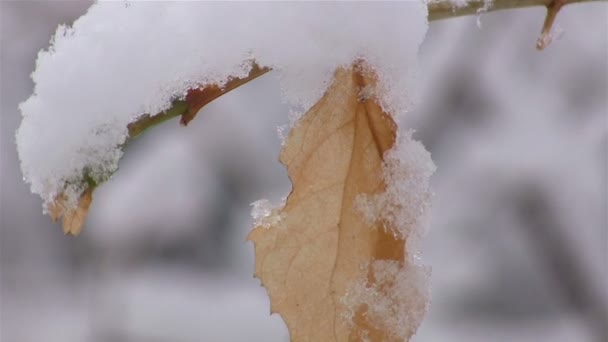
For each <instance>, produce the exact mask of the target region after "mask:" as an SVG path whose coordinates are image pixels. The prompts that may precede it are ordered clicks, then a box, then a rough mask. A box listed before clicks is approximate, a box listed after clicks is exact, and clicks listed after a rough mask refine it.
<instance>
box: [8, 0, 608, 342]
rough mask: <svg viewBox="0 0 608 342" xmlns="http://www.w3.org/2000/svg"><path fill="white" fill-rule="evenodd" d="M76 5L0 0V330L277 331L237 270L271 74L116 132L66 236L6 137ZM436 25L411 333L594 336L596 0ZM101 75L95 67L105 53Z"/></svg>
mask: <svg viewBox="0 0 608 342" xmlns="http://www.w3.org/2000/svg"><path fill="white" fill-rule="evenodd" d="M89 5H90V3H89V2H79V1H57V2H46V1H23V2H21V1H2V2H0V25H1V26H0V39H1V44H0V49H1V50H0V52H1V57H0V90H1V99H0V100H1V101H0V104H1V114H0V153H1V155H0V163H1V169H0V285H1V287H0V341H2V342H5V341H6V342H11V341H23V342H28V341H35V342H38V341H92V342H106V341H116V342H119V341H125V342H127V341H128V342H153V341H154V342H156V341H159V342H160V341H173V342H189V341H288V335H287V331H286V329H285V328H284V326H283V323H282V322H281V320H280V318H279V317H276V316H273V317H269V316H268V311H269V307H268V299H267V297H266V293H265V290H264V289H263V288H262V287H260V286H259V282H258V280H255V279H253V278H252V275H251V274H252V268H253V253H252V246H251V244H249V243H245V242H244V240H245V236H246V234H247V233H248V231H249V230H250V229H251V221H252V220H251V218H250V216H249V211H250V207H249V203H251V202H253V201H255V200H257V199H259V198H269V199H271V200H276V199H278V198H279V197H280V196H282V195H283V194H285V193H287V191H288V189H289V182H288V180H287V177H286V173H285V171H284V168H283V167H282V166H281V165H280V164H279V163H278V162H277V160H276V159H277V158H276V156H277V154H278V151H279V148H280V139H279V138H278V137H277V126H279V125H282V124H286V123H287V122H288V120H289V119H288V115H287V114H288V108H287V106H285V105H283V104H282V102H281V98H280V89H279V85H278V82H277V80H276V78H275V77H273V75H272V73H271V74H269V75H266V76H263V77H262V78H260V79H258V80H256V81H254V82H251V83H249V84H247V85H246V86H244V87H242V88H239V89H238V90H236V91H234V92H232V93H230V94H228V95H226V96H225V97H222V98H220V99H219V100H216V101H215V102H213V103H212V104H211V105H209V106H207V107H205V109H203V111H202V112H201V114H200V115H199V117H198V118H197V119H196V120H195V121H193V122H192V123H191V124H190V125H189V127H188V128H182V127H180V126H179V125H178V124H177V122H176V121H177V120H175V122H169V123H166V124H164V125H161V126H160V127H157V128H155V129H153V130H151V131H150V132H148V133H146V134H145V135H144V136H143V137H141V138H140V139H138V140H137V141H136V142H135V143H134V144H133V145H131V146H130V147H129V149H130V150H132V151H131V152H129V153H127V154H126V155H125V158H124V159H123V160H122V161H121V171H120V172H119V173H117V174H116V176H115V177H114V179H112V181H110V182H108V183H107V184H104V185H103V186H102V187H101V188H100V189H99V190H98V191H97V192H96V201H95V204H94V205H93V206H92V211H91V213H90V216H89V219H88V221H87V224H86V226H85V231H84V233H83V234H82V235H81V236H80V237H78V238H76V239H74V238H69V237H65V236H63V235H62V234H61V228H60V227H59V225H55V224H51V223H50V220H49V218H48V217H47V216H43V215H42V212H41V210H40V199H39V197H37V196H34V195H31V194H30V193H29V189H28V186H27V185H26V184H25V183H24V182H23V181H22V179H21V178H22V175H21V171H20V170H19V161H18V158H17V154H16V149H15V145H14V132H15V129H16V128H17V126H18V125H19V122H20V120H21V117H20V113H19V111H18V110H17V105H18V103H19V102H21V101H23V100H24V99H26V98H27V97H28V96H29V95H30V94H31V92H32V82H31V80H30V79H29V77H28V76H29V74H30V73H31V71H32V70H33V69H34V63H35V58H36V53H37V52H38V50H40V49H41V48H46V47H47V46H48V42H49V39H50V37H51V35H52V34H53V33H54V31H55V28H56V27H57V25H58V24H60V23H71V22H72V21H73V20H74V19H76V18H77V17H79V16H80V15H82V14H83V13H84V11H86V9H87V7H88V6H89ZM543 16H544V10H543V9H542V8H532V9H523V10H513V11H503V12H498V13H492V14H486V15H483V16H482V17H481V23H482V28H481V29H479V28H478V27H477V25H476V18H475V17H466V18H460V19H448V20H442V21H438V22H433V23H432V24H431V25H430V30H429V33H428V35H427V38H426V41H425V43H424V44H423V47H422V54H421V61H422V72H421V80H420V81H421V83H422V85H423V89H422V94H423V96H422V100H421V101H420V103H419V106H418V107H417V109H416V110H415V111H414V112H413V113H411V114H410V116H409V122H407V123H406V124H407V125H408V126H409V127H412V128H415V129H416V130H417V133H416V134H415V137H416V138H417V139H419V140H421V141H422V142H423V143H424V145H425V146H426V148H427V149H428V150H429V151H430V152H431V153H432V156H433V159H434V161H435V164H436V165H437V167H438V171H437V173H436V174H435V175H434V176H433V178H432V183H433V190H434V192H435V198H434V201H433V202H434V203H433V215H432V217H433V219H432V224H431V230H430V232H429V234H428V236H427V237H426V240H425V241H424V255H425V261H426V262H427V263H428V264H430V265H432V268H433V278H432V303H431V307H430V312H429V314H428V315H427V317H426V319H425V321H424V322H423V324H422V326H421V328H420V330H419V332H418V334H417V336H416V337H415V338H414V340H415V341H419V342H422V341H488V340H492V341H552V342H557V341H564V342H566V341H573V342H574V341H601V340H603V338H606V337H607V336H608V332H607V329H608V328H607V326H606V319H607V318H608V316H607V307H608V294H607V291H606V289H607V288H608V280H607V276H608V272H607V266H608V265H607V262H606V258H607V254H606V252H607V240H606V238H607V231H608V229H607V226H608V222H607V220H608V216H607V212H606V211H607V209H606V208H607V207H608V203H607V200H608V195H607V189H608V183H607V171H608V170H607V165H608V160H607V158H608V157H607V156H608V148H607V146H608V123H607V118H608V102H607V94H608V26H607V25H608V6H607V5H606V3H590V4H583V5H573V6H568V7H567V8H565V9H564V10H563V11H562V13H560V15H559V17H558V20H557V25H558V28H561V29H562V30H564V31H565V32H564V34H563V35H562V37H561V39H559V40H558V41H556V42H554V43H553V44H552V45H551V46H549V47H548V48H547V50H546V51H543V52H538V51H536V50H535V49H534V44H535V39H536V35H537V34H538V32H539V30H540V26H541V24H542V20H543ZM100 72H103V71H102V70H100Z"/></svg>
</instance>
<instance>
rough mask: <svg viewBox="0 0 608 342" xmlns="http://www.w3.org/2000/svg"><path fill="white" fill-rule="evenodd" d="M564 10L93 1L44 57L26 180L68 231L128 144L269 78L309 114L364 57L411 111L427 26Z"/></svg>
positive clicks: (393, 103)
mask: <svg viewBox="0 0 608 342" xmlns="http://www.w3.org/2000/svg"><path fill="white" fill-rule="evenodd" d="M555 1H558V2H560V5H559V6H554V11H553V12H554V14H556V13H557V11H558V10H559V8H561V7H562V6H563V5H565V4H569V3H574V2H583V1H591V0H552V1H548V0H536V1H533V0H494V1H491V2H488V0H484V1H480V0H468V1H466V0H450V1H445V0H442V1H436V0H431V1H428V0H427V1H422V0H421V1H404V2H395V3H316V4H313V3H289V4H287V3H247V4H238V5H237V4H234V3H209V2H181V3H171V2H168V3H140V2H120V3H113V2H99V3H96V4H94V5H93V6H92V7H91V8H90V9H89V11H88V13H87V14H86V15H84V16H82V17H81V18H80V19H78V20H77V21H76V22H75V23H74V25H73V26H72V27H68V26H61V27H59V28H58V30H57V32H56V34H55V36H54V38H53V40H52V42H51V43H52V44H51V47H50V48H49V49H48V50H46V51H42V52H40V53H39V56H38V60H37V65H36V71H35V72H34V73H33V74H32V78H33V80H34V82H35V89H34V93H33V94H32V96H31V97H30V98H29V99H28V100H27V101H25V102H24V103H22V104H21V105H20V109H21V112H22V114H23V121H22V123H21V126H20V128H19V130H18V132H17V147H18V152H19V156H20V159H21V167H22V170H23V174H24V179H25V180H26V181H27V182H28V183H30V184H31V189H32V192H34V193H36V194H39V195H40V196H41V197H42V199H43V201H44V207H45V211H47V212H50V213H51V215H52V216H53V217H54V218H56V219H58V218H60V217H62V216H63V217H64V230H65V231H67V232H71V231H72V229H70V228H69V227H68V229H66V227H65V218H66V217H68V218H69V217H77V218H83V217H84V216H83V215H80V214H78V211H77V210H78V208H83V207H85V208H88V203H90V198H89V197H90V193H91V192H92V189H94V188H95V187H96V186H98V185H99V184H101V183H103V182H104V181H106V180H107V179H108V178H109V177H111V175H112V174H113V173H114V172H115V171H116V170H117V168H118V162H119V160H120V158H121V156H122V147H123V146H124V144H126V143H128V141H129V140H130V139H132V138H134V137H136V136H138V135H139V134H141V133H142V132H143V131H145V130H146V129H147V128H149V127H152V126H154V125H156V124H159V123H161V122H164V121H166V120H169V119H171V118H173V117H176V116H181V117H182V123H183V124H187V123H188V121H190V120H191V119H192V118H193V117H194V115H196V112H197V111H198V110H199V109H200V108H201V107H202V106H204V105H205V104H206V103H208V102H210V101H212V100H213V99H215V98H217V97H219V96H221V95H222V94H224V93H226V92H228V91H230V90H231V89H234V88H236V87H238V86H240V85H242V84H244V83H246V82H248V81H250V80H252V79H254V78H256V77H259V76H261V75H262V74H264V73H265V72H267V71H268V70H270V69H273V70H275V72H277V73H278V75H279V77H280V78H281V80H282V86H283V92H284V95H285V99H286V101H288V102H290V103H291V104H293V105H294V106H295V107H297V108H298V109H299V110H305V109H308V108H309V107H310V106H311V105H312V104H313V103H315V101H316V100H318V99H319V98H320V97H321V96H322V94H323V93H324V91H325V90H326V89H327V87H328V85H329V83H330V80H331V78H332V74H333V72H334V71H335V70H336V69H337V68H339V67H341V66H346V65H350V64H352V63H353V61H355V60H357V59H364V60H366V62H367V63H368V64H369V65H370V66H371V67H373V68H374V69H375V70H376V72H377V74H378V78H379V81H380V84H381V85H382V87H383V88H384V90H385V91H384V94H385V95H384V97H383V98H382V99H381V100H382V101H383V105H385V106H387V107H390V108H388V109H390V111H391V112H394V113H403V112H405V111H406V110H407V109H408V108H409V107H410V105H411V103H412V101H413V99H412V97H411V96H408V95H404V94H413V93H414V91H413V90H414V80H415V73H416V56H417V52H418V46H419V45H420V44H421V42H422V40H423V38H424V35H425V32H426V29H427V20H437V19H441V18H447V17H453V16H459V15H465V14H473V13H476V12H477V10H478V9H480V8H486V9H487V10H488V11H490V10H495V9H504V8H514V7H523V6H532V5H544V6H551V4H553V3H554V2H555ZM488 4H490V5H488ZM553 17H554V16H553ZM108 18H111V20H108ZM360 18H366V20H360ZM551 23H552V19H551V20H550V21H549V24H548V26H550V24H551ZM545 26H547V25H545ZM251 61H255V63H257V64H255V63H252V62H251ZM152 113H158V114H152ZM83 195H86V196H84V197H83ZM83 198H85V199H86V200H87V201H86V202H87V203H86V204H87V205H86V206H83V205H82V199H83ZM74 210H76V212H75V211H74ZM85 214H86V213H85ZM70 221H72V220H70ZM77 223H78V220H77ZM79 223H80V224H81V222H79ZM78 230H79V228H78V229H76V231H78Z"/></svg>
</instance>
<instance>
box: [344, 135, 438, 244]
mask: <svg viewBox="0 0 608 342" xmlns="http://www.w3.org/2000/svg"><path fill="white" fill-rule="evenodd" d="M411 135H412V132H406V133H405V134H404V136H403V137H402V138H401V139H399V140H398V143H397V145H396V146H395V147H394V148H393V149H391V150H389V151H387V153H386V154H385V156H384V158H385V165H384V168H383V171H384V180H385V182H386V191H384V192H383V193H380V194H374V195H368V194H360V195H359V196H357V198H356V199H355V201H356V206H357V209H359V211H360V212H361V214H362V215H363V217H364V218H365V219H366V220H367V221H368V223H370V224H373V223H376V222H383V223H385V229H390V230H392V233H393V234H394V235H395V236H396V237H398V238H401V239H407V240H409V239H410V238H416V237H415V236H412V233H414V234H419V235H421V234H423V233H424V232H425V222H426V221H425V219H426V212H427V211H428V208H429V206H430V200H431V193H430V191H429V178H430V177H431V175H432V174H433V173H434V172H435V169H436V168H435V164H434V163H433V161H432V160H431V155H430V153H429V152H428V151H427V150H426V149H425V148H424V146H423V145H422V144H421V143H420V142H418V141H415V140H413V139H412V137H411Z"/></svg>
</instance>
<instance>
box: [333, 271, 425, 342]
mask: <svg viewBox="0 0 608 342" xmlns="http://www.w3.org/2000/svg"><path fill="white" fill-rule="evenodd" d="M365 269H366V270H369V271H370V272H369V273H371V274H373V276H374V279H375V282H374V283H373V284H371V285H370V284H369V282H368V280H367V274H368V272H363V274H365V275H366V277H365V278H364V279H359V280H358V281H356V282H355V283H353V285H352V286H351V288H350V289H349V291H348V292H347V294H346V295H345V296H344V298H342V300H341V301H342V303H343V304H344V305H345V306H346V307H347V308H349V309H350V310H348V311H347V312H346V316H345V317H344V319H345V320H346V321H347V322H349V323H350V324H354V317H355V314H356V312H355V310H357V309H358V308H361V307H365V308H366V311H365V313H364V315H365V317H366V319H368V320H369V322H370V323H371V324H372V325H373V326H374V327H375V328H377V329H378V330H381V331H385V332H388V333H390V334H391V336H389V340H390V341H396V340H408V339H409V337H411V336H412V335H413V334H414V333H415V332H416V329H417V328H418V326H419V325H420V323H421V322H422V319H423V317H424V315H425V314H426V312H427V309H428V303H429V290H428V289H429V286H428V278H429V270H428V269H427V268H425V267H423V266H421V265H420V264H418V263H417V262H416V261H414V260H408V262H407V263H406V264H405V266H402V265H401V262H399V261H395V260H376V261H373V262H372V263H371V264H369V265H366V267H365ZM363 334H364V336H358V337H359V339H360V340H362V341H366V340H368V339H366V336H365V332H363ZM370 342H371V341H370Z"/></svg>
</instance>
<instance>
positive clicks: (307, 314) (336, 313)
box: [249, 65, 428, 341]
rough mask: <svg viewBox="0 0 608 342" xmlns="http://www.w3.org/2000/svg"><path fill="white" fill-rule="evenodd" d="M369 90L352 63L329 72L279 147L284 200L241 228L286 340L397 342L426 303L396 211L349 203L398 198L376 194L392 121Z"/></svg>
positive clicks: (366, 76) (383, 184)
mask: <svg viewBox="0 0 608 342" xmlns="http://www.w3.org/2000/svg"><path fill="white" fill-rule="evenodd" d="M370 87H371V88H376V77H375V75H374V74H373V73H371V72H369V70H368V69H366V68H362V67H361V66H360V65H357V66H356V67H353V68H349V69H344V68H340V69H338V70H337V71H336V72H335V75H334V81H333V84H332V85H331V86H330V88H329V89H328V90H327V92H326V93H325V95H324V96H323V97H322V98H321V99H320V100H319V101H318V102H317V103H316V104H315V105H314V106H313V107H312V108H311V109H310V110H309V111H308V112H307V113H306V114H304V116H303V117H302V118H301V119H300V121H299V122H298V123H297V125H296V126H295V127H294V128H293V129H292V131H291V132H290V134H289V137H288V138H287V141H286V142H285V145H284V147H283V150H282V151H281V155H280V161H281V162H282V163H283V164H284V165H285V166H286V167H287V171H288V174H289V177H290V179H291V182H292V191H291V193H290V194H289V196H288V198H287V200H286V203H285V205H284V207H283V208H282V209H275V210H272V211H268V212H267V213H268V216H267V217H265V218H264V219H263V221H260V220H259V219H258V220H257V221H258V222H263V223H264V224H258V226H257V227H255V228H254V230H253V231H252V232H251V234H250V235H249V239H250V240H251V241H253V243H254V247H255V275H256V277H258V278H259V279H260V280H261V281H262V284H263V285H264V287H266V290H267V291H268V294H269V296H270V300H271V311H272V312H273V313H279V314H280V315H281V316H282V318H283V319H284V321H285V323H286V325H287V327H288V329H289V332H290V335H291V340H292V341H353V340H355V341H362V340H369V341H403V340H406V339H409V338H410V337H411V335H412V334H413V333H414V332H415V330H416V328H417V326H418V325H419V323H420V320H421V318H422V316H423V315H424V312H425V310H426V305H427V298H426V290H425V288H426V287H425V286H423V283H424V281H423V279H425V275H424V272H421V271H420V267H419V266H417V265H416V264H415V263H414V262H413V261H412V260H413V258H412V257H410V256H408V255H407V254H408V253H406V241H407V237H408V233H407V232H409V230H404V229H402V228H401V227H397V226H393V225H394V224H399V223H401V222H402V221H403V218H400V219H399V220H398V219H396V218H390V217H388V219H387V218H384V217H383V216H382V213H379V214H377V216H375V217H373V218H370V217H368V215H367V214H365V213H364V212H363V211H362V210H361V206H362V204H361V203H359V202H361V201H360V200H357V199H358V198H361V196H366V199H365V201H366V202H367V203H375V200H374V198H375V197H374V196H383V197H382V198H383V201H386V203H393V204H394V203H396V201H397V199H395V198H394V196H391V195H383V194H391V192H390V191H388V190H390V188H391V187H392V186H393V184H390V183H388V182H391V180H388V182H387V180H386V179H385V173H386V172H385V168H386V164H385V160H384V158H385V156H386V155H387V151H389V150H391V149H393V148H394V147H395V144H396V141H397V126H396V124H395V122H394V121H393V119H392V117H391V116H390V115H388V114H387V113H385V112H384V111H383V110H382V108H381V106H379V105H378V103H377V101H376V100H375V99H374V98H370V97H369V96H364V95H365V94H369V89H370ZM362 93H365V94H362ZM405 142H406V143H408V142H411V141H408V140H406V141H405ZM400 145H401V144H400ZM427 156H428V153H427ZM426 162H428V161H426ZM386 169H387V170H388V169H390V168H386ZM389 173H390V172H389ZM397 178H399V177H397ZM423 184H424V186H425V188H424V191H422V192H423V193H425V194H426V193H427V191H426V185H427V183H426V180H425V181H424V182H423ZM387 196H389V197H390V199H389V198H388V197H387ZM423 197H424V196H423ZM413 199H414V197H410V200H412V201H414V202H415V200H413ZM424 201H426V199H424ZM425 203H426V202H425ZM404 205H407V203H406V204H404ZM404 209H407V208H404ZM372 211H373V210H370V211H369V212H372ZM406 212H407V211H406ZM368 214H369V213H368ZM277 216H278V217H279V218H280V219H277V220H274V219H273V217H275V218H276V217H277ZM418 216H419V214H418V213H412V214H411V217H409V220H410V221H411V222H414V221H417V218H418ZM271 222H276V224H274V225H272V224H271V225H269V224H268V223H271ZM400 232H404V233H400ZM421 279H422V280H421Z"/></svg>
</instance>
